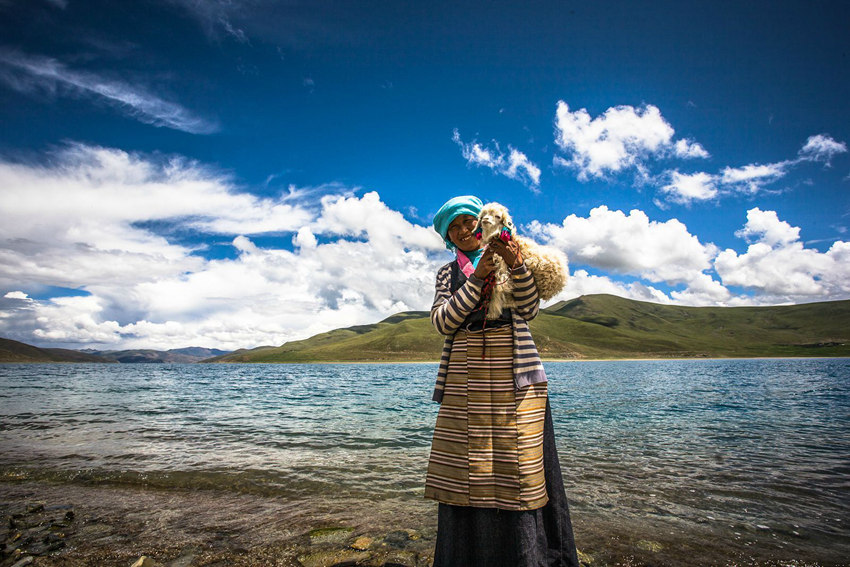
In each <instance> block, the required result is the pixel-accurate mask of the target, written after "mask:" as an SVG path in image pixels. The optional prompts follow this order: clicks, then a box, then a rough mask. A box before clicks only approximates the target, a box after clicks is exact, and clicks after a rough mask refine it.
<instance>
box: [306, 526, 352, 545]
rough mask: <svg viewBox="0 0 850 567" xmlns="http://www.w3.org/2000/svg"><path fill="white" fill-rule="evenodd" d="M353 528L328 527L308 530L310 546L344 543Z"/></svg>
mask: <svg viewBox="0 0 850 567" xmlns="http://www.w3.org/2000/svg"><path fill="white" fill-rule="evenodd" d="M353 531H354V528H348V527H340V526H336V527H328V528H317V529H315V530H310V533H309V535H310V545H319V544H323V543H344V542H345V540H347V539H348V538H349V537H350V536H351V533H352V532H353Z"/></svg>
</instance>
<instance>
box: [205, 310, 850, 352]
mask: <svg viewBox="0 0 850 567" xmlns="http://www.w3.org/2000/svg"><path fill="white" fill-rule="evenodd" d="M848 329H850V301H833V302H825V303H811V304H805V305H793V306H778V307H678V306H670V305H659V304H655V303H647V302H641V301H632V300H629V299H623V298H621V297H616V296H612V295H590V296H584V297H580V298H578V299H574V300H571V301H567V302H561V303H558V304H556V305H553V306H551V307H549V308H547V309H545V310H543V311H541V313H540V315H539V316H538V317H537V318H536V319H535V320H534V321H532V322H531V330H532V334H533V335H534V339H535V342H536V343H537V346H538V349H539V350H540V352H541V355H542V356H543V357H544V358H654V357H661V358H665V357H752V356H850V330H848ZM442 342H443V339H442V337H441V336H439V335H438V334H437V333H436V332H435V331H434V329H433V328H432V327H431V323H430V321H429V319H428V314H427V313H426V312H422V311H414V312H407V313H400V314H398V315H394V316H392V317H390V318H388V319H385V320H384V321H381V322H380V323H376V324H374V325H362V326H359V327H349V328H346V329H336V330H334V331H330V332H328V333H322V334H320V335H316V336H314V337H311V338H309V339H305V340H302V341H294V342H291V343H286V344H284V345H283V346H280V347H261V348H259V349H253V350H247V351H240V352H236V353H233V354H230V355H225V356H221V357H217V358H215V359H211V360H210V361H211V362H332V361H353V362H368V361H393V360H398V361H400V360H429V361H433V360H437V359H438V358H439V353H440V348H441V346H442ZM829 343H835V344H829Z"/></svg>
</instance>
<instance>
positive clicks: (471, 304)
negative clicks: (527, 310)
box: [431, 264, 537, 336]
mask: <svg viewBox="0 0 850 567" xmlns="http://www.w3.org/2000/svg"><path fill="white" fill-rule="evenodd" d="M451 273H452V269H451V264H446V265H445V266H443V267H442V268H440V271H439V272H437V283H436V285H435V288H436V289H435V293H434V304H433V305H432V306H431V323H432V324H433V325H434V327H435V328H436V329H437V332H438V333H440V334H441V335H447V336H449V335H453V334H454V333H455V331H457V330H458V329H459V328H460V326H461V325H462V324H463V321H464V320H465V319H466V317H467V315H469V314H470V313H472V310H473V309H475V305H476V304H477V303H478V300H479V299H481V287H482V284H483V283H484V282H483V281H481V280H480V279H478V278H476V277H475V276H470V278H469V279H468V280H466V283H465V284H463V286H462V287H461V288H460V289H459V290H457V292H455V294H454V295H452V293H451V284H450V282H449V279H450V278H451ZM536 294H537V292H536V291H535V295H536Z"/></svg>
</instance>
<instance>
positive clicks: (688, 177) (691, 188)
mask: <svg viewBox="0 0 850 567" xmlns="http://www.w3.org/2000/svg"><path fill="white" fill-rule="evenodd" d="M716 183H717V181H716V179H715V177H714V176H712V175H709V174H708V173H703V172H700V173H692V174H687V173H679V171H677V170H674V171H671V172H670V181H669V183H668V184H667V185H664V186H662V187H661V188H660V191H661V193H662V194H664V195H666V197H667V199H668V200H669V201H672V202H674V203H679V204H685V205H687V204H690V203H692V202H693V201H707V200H710V199H713V198H714V197H716V196H717V186H716Z"/></svg>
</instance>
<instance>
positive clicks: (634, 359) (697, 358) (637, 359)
mask: <svg viewBox="0 0 850 567" xmlns="http://www.w3.org/2000/svg"><path fill="white" fill-rule="evenodd" d="M848 359H850V356H686V357H658V356H655V357H646V358H643V357H626V358H546V357H542V358H541V360H542V361H543V362H661V361H665V360H669V361H673V362H689V361H700V360H706V361H722V360H848ZM439 362H440V361H439V360H370V361H366V360H350V361H346V360H327V361H324V360H313V361H285V362H245V361H241V362H236V361H233V362H163V363H151V362H120V363H119V362H114V363H112V364H122V365H126V364H141V365H149V366H153V367H156V366H164V365H181V364H188V365H196V364H210V365H212V364H222V365H226V364H256V365H259V364H298V365H309V364H313V365H319V364H334V365H337V364H363V365H365V364H439ZM0 364H69V365H76V364H105V363H103V362H75V361H67V360H62V361H60V360H0Z"/></svg>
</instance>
